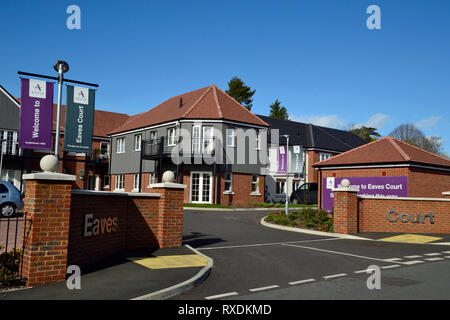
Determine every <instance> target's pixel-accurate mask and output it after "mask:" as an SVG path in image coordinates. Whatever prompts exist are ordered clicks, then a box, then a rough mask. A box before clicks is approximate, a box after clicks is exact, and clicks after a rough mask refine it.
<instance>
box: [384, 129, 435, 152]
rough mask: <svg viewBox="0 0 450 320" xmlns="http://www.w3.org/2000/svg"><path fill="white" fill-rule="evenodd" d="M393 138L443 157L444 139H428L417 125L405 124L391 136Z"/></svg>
mask: <svg viewBox="0 0 450 320" xmlns="http://www.w3.org/2000/svg"><path fill="white" fill-rule="evenodd" d="M389 136H391V137H392V138H396V139H398V140H401V141H404V142H406V143H409V144H412V145H414V146H416V147H419V148H421V149H424V150H426V151H429V152H432V153H435V154H438V155H443V152H442V138H441V137H437V136H431V137H427V136H425V134H424V133H423V132H422V131H421V130H420V129H418V128H417V127H416V126H415V125H413V124H410V123H404V124H401V125H399V126H398V127H397V128H395V129H394V130H393V131H392V132H391V133H390V134H389Z"/></svg>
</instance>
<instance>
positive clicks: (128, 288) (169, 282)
mask: <svg viewBox="0 0 450 320" xmlns="http://www.w3.org/2000/svg"><path fill="white" fill-rule="evenodd" d="M130 259H131V260H132V261H130ZM109 264H110V266H107V267H105V268H102V269H101V270H99V271H95V272H91V273H88V274H86V275H82V277H81V290H69V289H68V288H67V285H66V282H59V283H53V284H48V285H43V286H37V287H34V288H30V289H23V290H18V291H10V292H0V301H1V300H18V299H19V300H129V299H136V298H139V297H142V296H145V295H148V294H150V293H153V292H157V291H159V290H162V289H166V288H168V287H171V286H175V285H178V284H180V283H182V282H184V281H186V280H188V279H190V278H192V277H194V276H196V275H197V274H198V273H199V272H200V270H202V268H203V267H204V265H206V261H204V259H203V258H202V257H201V256H199V255H196V254H195V253H194V252H193V251H192V250H190V249H188V248H187V247H184V246H183V247H180V248H170V249H159V250H156V251H148V252H141V253H138V254H134V255H129V256H127V257H123V258H120V259H115V260H112V261H110V262H109Z"/></svg>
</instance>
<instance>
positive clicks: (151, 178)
mask: <svg viewBox="0 0 450 320" xmlns="http://www.w3.org/2000/svg"><path fill="white" fill-rule="evenodd" d="M155 183H157V180H156V173H155V172H150V173H149V177H148V185H149V186H150V185H151V184H155Z"/></svg>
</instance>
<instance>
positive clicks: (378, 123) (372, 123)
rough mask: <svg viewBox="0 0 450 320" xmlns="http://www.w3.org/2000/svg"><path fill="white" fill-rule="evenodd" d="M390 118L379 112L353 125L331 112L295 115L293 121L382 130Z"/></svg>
mask: <svg viewBox="0 0 450 320" xmlns="http://www.w3.org/2000/svg"><path fill="white" fill-rule="evenodd" d="M389 119H390V116H388V115H387V114H383V113H377V114H375V115H373V116H371V117H370V118H369V119H368V120H367V121H365V122H363V123H359V124H356V125H352V124H351V123H349V122H347V121H345V120H344V119H342V118H340V117H339V116H338V115H335V114H329V115H324V116H309V117H295V116H294V117H293V119H292V120H293V121H299V122H305V123H312V124H315V125H317V126H322V127H329V128H336V129H344V130H347V129H349V128H359V127H361V126H365V127H372V128H376V129H377V130H380V129H381V128H383V127H384V125H385V124H386V122H388V120H389Z"/></svg>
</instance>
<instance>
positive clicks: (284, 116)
mask: <svg viewBox="0 0 450 320" xmlns="http://www.w3.org/2000/svg"><path fill="white" fill-rule="evenodd" d="M269 108H270V114H269V117H271V118H275V119H281V120H289V114H288V113H287V110H286V108H285V107H283V106H282V105H281V102H280V101H278V99H277V100H275V102H274V103H272V104H271V105H270V106H269Z"/></svg>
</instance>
